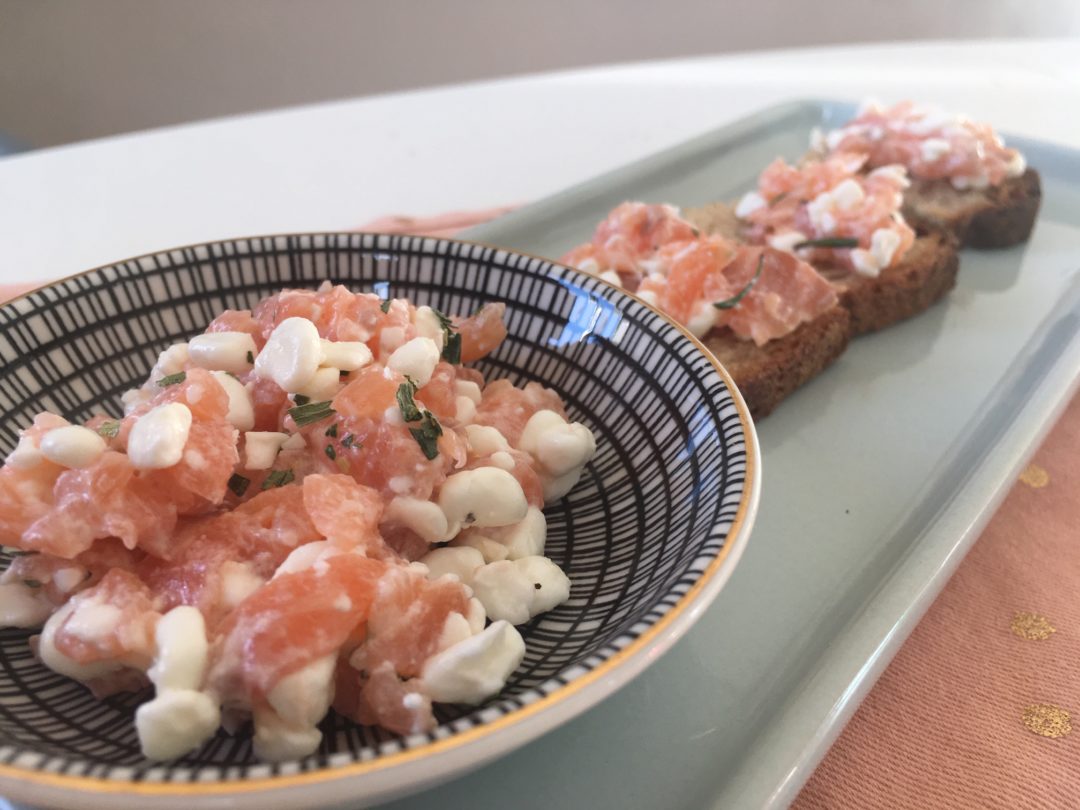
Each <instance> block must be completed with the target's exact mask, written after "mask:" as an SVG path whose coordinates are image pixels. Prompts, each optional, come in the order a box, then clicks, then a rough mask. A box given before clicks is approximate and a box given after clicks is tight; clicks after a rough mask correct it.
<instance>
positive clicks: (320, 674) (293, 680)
mask: <svg viewBox="0 0 1080 810" xmlns="http://www.w3.org/2000/svg"><path fill="white" fill-rule="evenodd" d="M336 665H337V652H336V651H335V652H333V653H331V654H329V655H324V656H323V657H322V658H316V659H315V660H314V661H312V662H311V663H310V664H307V665H306V666H303V667H301V668H300V669H298V670H296V671H295V672H291V673H289V674H288V675H286V676H285V677H284V678H281V679H280V680H279V681H278V682H277V683H276V684H274V688H273V689H271V690H270V691H269V692H268V693H267V695H266V700H267V702H269V704H270V706H271V707H272V708H273V709H274V711H275V712H276V713H277V715H278V717H280V718H281V719H282V721H283V722H284V723H285V724H286V725H288V726H292V727H294V728H304V727H314V726H315V725H317V724H318V722H319V721H320V720H322V719H323V717H325V716H326V712H327V710H328V709H329V708H330V702H331V701H332V700H333V699H334V689H333V680H334V667H335V666H336Z"/></svg>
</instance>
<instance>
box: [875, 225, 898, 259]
mask: <svg viewBox="0 0 1080 810" xmlns="http://www.w3.org/2000/svg"><path fill="white" fill-rule="evenodd" d="M899 247H900V234H899V233H897V232H896V231H894V230H892V229H891V228H878V229H877V230H876V231H874V233H873V235H872V236H871V237H870V252H871V253H872V254H873V256H874V261H875V262H877V264H878V266H879V267H888V266H889V265H890V264H892V260H893V256H895V255H896V251H897V249H898V248H899Z"/></svg>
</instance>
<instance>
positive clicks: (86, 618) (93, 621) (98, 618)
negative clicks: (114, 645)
mask: <svg viewBox="0 0 1080 810" xmlns="http://www.w3.org/2000/svg"><path fill="white" fill-rule="evenodd" d="M123 615H124V614H123V613H122V612H121V610H120V608H118V607H116V605H110V604H107V603H104V602H99V601H97V600H90V601H86V602H82V603H80V604H79V608H78V610H76V611H75V612H74V613H73V614H72V616H71V618H70V619H69V620H68V623H67V626H66V628H65V630H66V631H67V633H69V634H70V635H72V636H74V637H75V638H77V639H79V640H80V641H85V642H86V643H87V644H96V643H97V642H99V641H101V640H102V639H104V638H106V637H107V636H110V635H112V634H113V633H115V632H116V630H117V629H118V628H119V627H120V620H121V619H122V618H123Z"/></svg>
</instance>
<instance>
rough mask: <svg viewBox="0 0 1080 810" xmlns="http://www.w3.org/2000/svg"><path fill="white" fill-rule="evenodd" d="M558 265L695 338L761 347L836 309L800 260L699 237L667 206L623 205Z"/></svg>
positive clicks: (830, 293)
mask: <svg viewBox="0 0 1080 810" xmlns="http://www.w3.org/2000/svg"><path fill="white" fill-rule="evenodd" d="M561 261H562V262H563V263H564V264H568V265H570V266H572V267H576V268H578V269H579V270H584V271H586V272H590V273H593V274H595V275H598V276H599V277H600V278H603V279H604V280H606V281H609V282H611V283H613V284H617V285H619V286H621V287H624V288H626V289H628V290H630V291H631V292H635V293H637V295H638V296H639V297H640V298H642V299H643V300H644V301H646V302H647V303H649V304H652V305H653V306H656V307H658V308H659V309H661V310H663V311H664V312H666V313H667V314H668V315H670V316H671V317H673V318H674V319H675V320H677V321H679V322H680V323H682V324H683V325H685V326H686V327H687V329H689V330H690V332H692V333H693V334H694V335H696V336H697V337H702V336H704V335H706V334H707V333H708V332H710V331H711V330H713V329H722V328H727V329H730V330H731V332H732V333H733V334H734V335H735V336H736V337H738V338H740V339H743V340H752V341H754V343H755V344H757V345H758V346H761V345H764V344H765V343H767V342H769V341H770V340H774V339H776V338H780V337H783V336H784V335H787V334H789V333H791V332H793V331H795V329H797V328H798V327H799V325H800V324H802V323H804V322H806V321H811V320H813V319H814V318H816V317H817V316H819V315H820V314H821V313H823V312H825V311H827V310H828V309H830V308H832V307H833V306H835V305H836V303H837V296H836V291H835V290H834V288H833V286H832V285H831V284H830V283H829V282H828V281H827V280H825V279H824V278H823V277H822V276H821V275H819V274H818V273H817V271H815V270H814V268H812V267H811V266H810V265H808V264H807V263H806V262H804V261H802V260H801V259H800V258H798V257H796V256H794V255H792V254H791V253H787V252H784V251H781V250H777V249H775V248H773V247H771V246H759V245H745V244H741V243H738V242H733V241H730V240H727V239H724V238H723V237H720V236H717V235H702V234H700V233H699V232H698V231H697V229H696V228H694V226H693V225H691V224H690V223H689V222H687V221H686V220H684V219H682V218H681V217H680V215H679V211H678V209H677V208H675V207H674V206H671V205H650V204H646V203H642V202H626V203H623V204H622V205H620V206H618V207H617V208H615V209H614V210H613V211H612V212H611V213H610V214H609V215H608V217H607V219H605V220H604V221H603V222H601V223H600V225H599V226H597V228H596V231H595V233H594V234H593V238H592V240H591V241H589V242H586V243H585V244H584V245H580V246H578V247H576V248H574V249H573V250H571V251H570V252H569V253H567V254H566V255H564V256H563V257H562V260H561Z"/></svg>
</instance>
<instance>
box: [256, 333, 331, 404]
mask: <svg viewBox="0 0 1080 810" xmlns="http://www.w3.org/2000/svg"><path fill="white" fill-rule="evenodd" d="M321 359H322V343H321V338H320V337H319V330H318V329H316V328H315V324H313V323H312V322H311V321H309V320H308V319H307V318H286V319H285V320H283V321H282V322H281V323H279V324H278V325H277V326H276V327H275V328H274V331H273V332H271V333H270V338H269V340H267V341H266V345H265V346H263V350H262V351H261V352H259V356H258V357H256V358H255V373H256V374H257V375H258V376H260V377H262V378H264V379H270V380H273V381H274V382H276V383H277V384H278V385H279V386H280V387H281V388H283V389H284V390H286V391H288V392H289V393H290V394H294V393H296V392H297V391H299V390H300V389H301V388H303V387H304V386H305V385H306V384H307V383H308V382H309V381H310V380H311V378H312V377H313V376H315V372H316V371H317V370H318V368H319V361H320V360H321Z"/></svg>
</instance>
